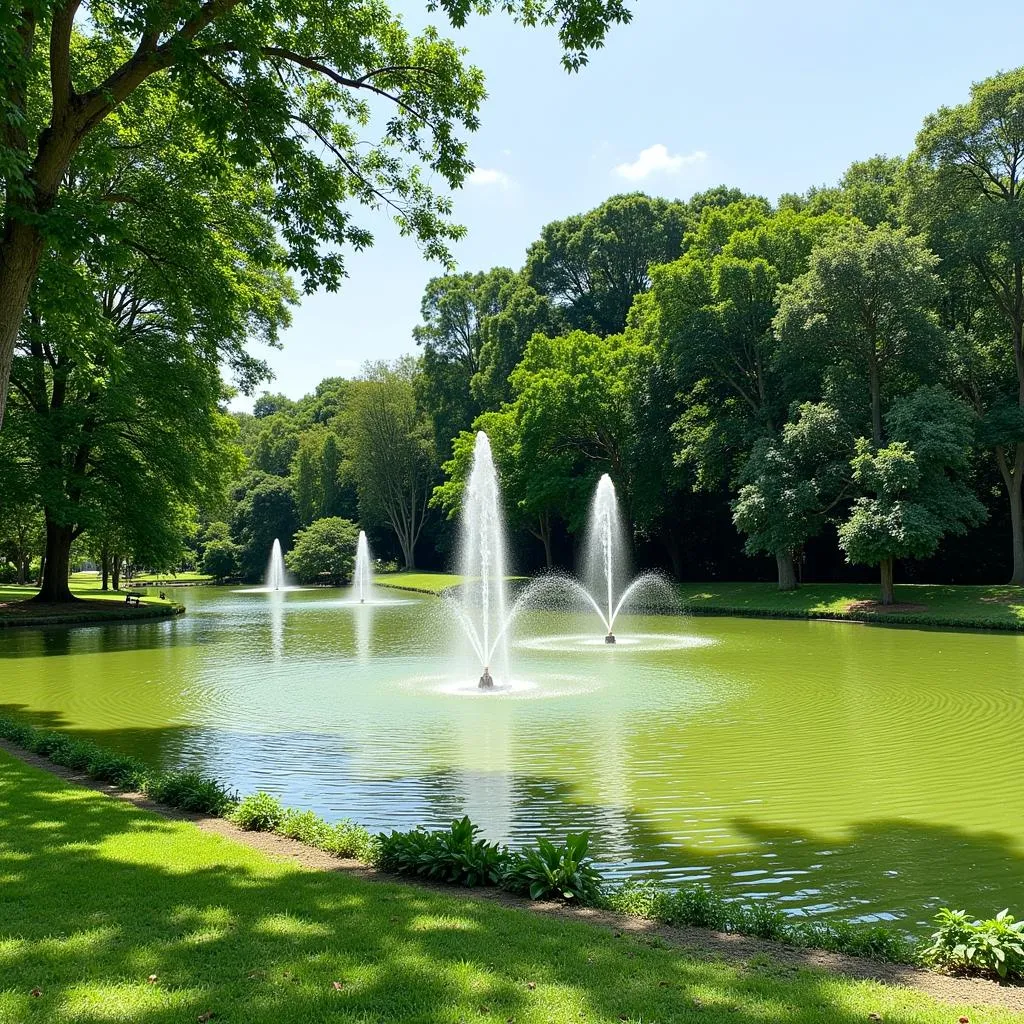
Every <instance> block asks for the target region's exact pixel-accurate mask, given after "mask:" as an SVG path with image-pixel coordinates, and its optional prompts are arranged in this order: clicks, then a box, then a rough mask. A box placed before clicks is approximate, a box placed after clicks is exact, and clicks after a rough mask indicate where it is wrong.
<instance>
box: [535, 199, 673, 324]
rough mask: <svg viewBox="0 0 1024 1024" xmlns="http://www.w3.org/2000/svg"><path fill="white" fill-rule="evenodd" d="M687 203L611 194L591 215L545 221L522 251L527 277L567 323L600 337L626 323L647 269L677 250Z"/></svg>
mask: <svg viewBox="0 0 1024 1024" xmlns="http://www.w3.org/2000/svg"><path fill="white" fill-rule="evenodd" d="M687 225H688V210H687V207H686V205H685V204H684V203H680V202H670V201H668V200H665V199H654V198H651V197H650V196H646V195H643V194H642V193H639V192H636V193H632V194H630V195H621V196H613V197H612V198H611V199H608V200H606V201H605V202H603V203H602V204H601V205H600V206H599V207H597V208H596V209H594V210H591V211H590V212H589V213H584V214H578V215H576V216H574V217H567V218H566V219H565V220H561V221H555V222H554V223H552V224H548V225H547V226H546V227H545V228H544V229H543V230H542V231H541V236H540V239H539V240H538V241H536V242H534V243H533V245H531V246H530V248H529V250H528V252H527V254H526V268H525V274H526V277H527V281H528V283H529V284H530V285H531V286H532V287H533V288H534V289H535V290H536V291H537V292H539V293H540V294H541V295H546V296H547V297H548V298H549V299H550V300H551V303H552V304H553V305H554V306H555V307H556V308H557V309H558V310H559V313H560V315H561V316H562V317H564V320H565V322H566V324H567V325H568V326H569V327H570V328H578V329H580V330H584V331H587V332H589V333H593V334H597V335H599V336H606V335H609V334H616V333H618V332H620V331H622V330H623V328H624V327H625V326H626V317H627V315H628V313H629V309H630V306H632V304H633V298H634V296H636V295H638V294H639V293H640V292H644V291H646V290H647V288H648V286H649V283H650V281H649V278H648V268H649V267H650V265H651V264H652V263H667V262H668V261H669V260H673V259H675V258H676V257H677V256H678V255H679V253H680V252H681V247H682V241H683V234H684V232H685V231H686V228H687Z"/></svg>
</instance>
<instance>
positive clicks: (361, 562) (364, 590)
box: [352, 530, 373, 604]
mask: <svg viewBox="0 0 1024 1024" xmlns="http://www.w3.org/2000/svg"><path fill="white" fill-rule="evenodd" d="M352 587H353V600H355V599H356V598H358V599H359V603H360V604H366V601H367V598H372V597H373V559H372V558H371V557H370V545H369V543H368V542H367V540H366V532H365V531H364V530H360V531H359V540H358V541H357V542H356V566H355V569H354V570H353V572H352Z"/></svg>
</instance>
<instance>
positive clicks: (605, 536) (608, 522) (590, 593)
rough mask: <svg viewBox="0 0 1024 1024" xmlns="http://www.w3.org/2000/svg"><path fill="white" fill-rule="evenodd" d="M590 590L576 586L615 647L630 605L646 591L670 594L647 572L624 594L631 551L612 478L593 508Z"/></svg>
mask: <svg viewBox="0 0 1024 1024" xmlns="http://www.w3.org/2000/svg"><path fill="white" fill-rule="evenodd" d="M584 568H585V574H586V582H587V587H583V586H580V585H579V584H576V585H575V586H576V588H578V590H579V592H580V593H581V594H582V596H583V597H585V598H586V600H587V601H588V602H589V603H590V605H591V606H592V607H593V609H594V611H596V612H597V614H598V615H599V616H600V618H601V622H602V623H603V624H604V628H605V637H604V642H605V643H606V644H613V643H615V619H616V618H617V616H618V614H619V612H620V611H622V608H623V606H624V605H625V604H627V602H629V601H630V600H632V599H633V598H635V597H636V596H637V594H638V592H639V591H641V590H643V589H644V588H652V589H656V590H659V591H662V592H664V591H666V590H667V589H668V588H667V586H666V583H665V581H664V579H663V578H662V577H661V576H659V575H658V574H657V573H653V572H646V573H643V574H642V575H640V576H637V577H635V578H634V579H633V580H631V581H630V582H629V584H628V585H627V586H626V587H625V588H623V589H622V590H620V589H619V588H620V587H622V584H623V582H624V581H625V580H626V579H627V578H628V576H629V549H628V546H627V544H626V535H625V531H624V530H623V527H622V519H621V517H620V515H619V500H618V496H617V495H616V493H615V484H613V483H612V478H611V477H610V476H609V475H608V474H607V473H605V474H604V476H602V477H601V479H600V480H598V482H597V489H596V490H595V491H594V500H593V502H592V503H591V506H590V526H589V530H588V532H587V546H586V558H585V566H584Z"/></svg>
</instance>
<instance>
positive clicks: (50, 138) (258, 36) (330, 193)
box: [0, 0, 629, 426]
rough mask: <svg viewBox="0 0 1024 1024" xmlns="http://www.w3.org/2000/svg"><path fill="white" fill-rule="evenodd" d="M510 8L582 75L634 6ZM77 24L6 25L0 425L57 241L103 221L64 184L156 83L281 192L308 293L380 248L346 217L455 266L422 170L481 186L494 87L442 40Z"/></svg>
mask: <svg viewBox="0 0 1024 1024" xmlns="http://www.w3.org/2000/svg"><path fill="white" fill-rule="evenodd" d="M439 6H440V7H441V8H442V9H443V10H444V11H445V13H446V14H447V15H448V17H449V19H450V20H451V21H452V23H453V24H454V25H456V26H461V25H463V24H464V23H465V21H466V19H467V17H468V15H469V14H470V13H471V12H472V11H481V12H486V11H489V10H490V9H491V8H492V7H493V6H494V5H493V2H492V0H440V2H439ZM500 6H501V8H502V9H503V10H505V11H507V12H509V13H511V14H512V15H513V17H515V18H516V20H518V21H520V22H523V23H525V24H531V25H532V24H537V23H543V24H548V25H555V26H557V31H558V37H559V40H560V42H561V44H562V47H563V51H564V56H563V63H564V64H565V65H566V67H567V68H570V69H576V68H578V67H580V66H581V65H582V64H584V63H585V62H586V59H587V51H588V50H589V49H590V48H592V47H594V46H599V45H600V44H601V42H602V41H603V39H604V36H605V33H606V31H607V29H608V27H609V25H610V24H613V23H622V22H626V21H628V20H629V11H628V10H626V8H625V6H624V3H623V0H596V2H591V0H588V2H580V0H552V2H551V3H545V4H538V3H535V2H534V0H509V2H507V3H505V2H503V3H502V4H501V5H500ZM430 7H431V8H433V5H430ZM81 8H82V5H81V3H80V0H69V2H58V0H43V2H41V3H40V4H38V5H36V6H33V7H25V8H18V9H17V11H18V13H17V15H16V16H12V15H13V11H9V12H8V14H9V18H8V25H7V31H5V32H4V33H3V34H2V37H0V61H2V64H3V67H4V70H5V83H6V84H5V101H4V104H3V108H2V112H0V118H2V124H0V128H2V130H0V174H2V177H3V179H4V183H5V190H6V191H5V203H4V217H3V227H2V231H0V426H2V424H3V419H4V411H5V403H6V398H7V384H8V379H9V377H10V373H11V365H12V360H13V355H14V347H15V341H16V339H17V336H18V332H19V330H20V328H21V320H22V316H23V314H24V312H25V309H26V307H27V305H28V300H29V295H30V293H31V291H32V288H33V285H34V283H35V280H36V276H37V273H38V270H39V265H40V261H41V260H42V258H43V255H44V252H45V250H46V249H47V246H48V244H49V243H50V241H51V240H53V239H56V238H59V237H61V236H63V235H66V234H67V233H68V231H69V230H73V229H74V227H75V226H76V225H79V224H81V223H82V222H83V221H87V220H88V219H89V216H90V211H89V210H88V209H83V208H82V207H80V206H77V205H76V204H74V203H64V202H61V201H60V200H61V196H62V192H63V190H64V187H65V184H66V182H67V181H68V171H69V169H70V167H71V165H72V162H73V161H74V160H75V158H76V157H77V155H78V154H79V151H80V150H81V149H82V147H83V146H84V145H85V144H86V143H87V141H88V140H89V139H90V138H91V137H92V136H93V135H94V134H95V133H96V132H98V131H101V130H102V128H103V126H104V124H105V122H106V121H107V120H108V119H109V118H110V117H111V116H112V115H113V114H114V112H115V111H118V110H119V109H121V108H122V107H123V106H124V105H126V104H129V103H131V102H132V101H133V99H134V98H135V96H136V95H137V94H138V92H139V91H140V90H141V89H143V88H144V87H145V86H146V85H147V83H150V82H154V81H156V82H161V81H164V82H165V81H168V80H170V77H171V76H173V81H174V83H175V85H176V87H177V88H178V89H179V90H180V96H181V104H180V113H181V117H182V118H183V119H188V120H189V121H190V122H191V123H192V124H193V125H194V126H196V127H197V128H198V129H199V130H201V131H202V132H203V133H204V134H205V135H206V136H207V138H208V140H209V146H208V147H207V151H208V152H211V153H212V152H214V151H219V152H222V153H227V154H229V156H230V160H231V162H232V163H234V164H235V165H236V166H238V167H240V168H243V169H245V170H247V171H251V172H254V173H255V176H256V177H257V178H259V179H260V180H264V181H266V182H272V183H273V190H274V195H273V198H272V200H271V201H270V202H268V203H267V204H266V209H267V210H268V211H269V212H270V213H271V215H272V216H273V218H274V220H275V222H276V224H277V226H278V228H279V231H280V235H281V238H282V239H283V240H284V243H285V245H286V246H287V248H288V252H289V257H288V260H289V265H290V266H291V267H292V268H293V269H296V270H298V271H300V272H301V273H302V275H303V278H304V283H305V285H306V287H307V288H308V289H312V288H315V287H318V286H325V287H327V288H335V287H337V285H338V283H339V281H340V280H341V278H342V276H343V275H344V269H345V268H344V260H343V257H342V255H341V249H342V247H344V246H346V245H353V246H354V247H356V248H363V247H364V246H366V245H368V244H370V242H371V240H372V239H371V235H370V233H369V232H368V231H367V230H366V229H365V228H363V227H360V226H358V225H356V224H355V223H353V221H352V216H351V210H350V200H355V201H356V202H359V203H362V204H364V205H368V206H374V207H377V206H386V207H387V208H388V210H389V212H391V213H392V214H393V216H394V217H395V219H396V220H397V222H398V225H399V228H400V230H401V231H402V232H403V233H405V234H411V235H413V236H415V237H416V238H417V239H418V240H419V241H420V242H421V243H422V244H423V246H424V248H425V250H426V252H427V254H428V255H430V256H440V257H446V256H447V250H446V242H447V241H448V240H450V239H452V238H455V237H457V236H458V235H459V230H458V229H457V228H455V227H454V226H452V225H451V224H450V223H449V222H448V220H447V215H448V213H449V210H450V203H449V202H448V200H447V199H445V198H442V197H438V196H437V195H435V194H434V193H433V191H432V190H431V189H430V188H429V187H428V186H427V185H426V183H425V182H424V181H423V180H422V176H421V174H420V167H421V165H425V166H426V167H428V168H429V169H430V170H431V171H433V172H436V173H437V174H439V175H440V177H441V178H442V179H443V180H444V181H445V182H446V183H447V184H450V185H452V186H457V185H459V184H460V183H461V182H462V180H463V179H464V178H465V175H466V174H467V173H468V172H469V171H470V170H471V164H470V163H469V161H468V159H467V157H466V146H465V143H464V142H463V141H462V140H461V139H460V138H459V137H458V136H459V130H460V129H467V130H473V129H475V128H476V127H477V123H478V122H477V111H478V108H479V104H480V101H481V100H482V98H483V80H482V75H481V74H480V72H479V71H477V70H476V69H475V68H464V67H463V65H462V61H461V57H462V53H461V51H460V50H459V49H458V48H457V47H456V46H455V45H454V44H453V43H452V42H449V41H447V40H443V39H441V38H440V37H439V35H438V33H437V32H436V31H435V30H434V29H432V28H430V29H427V30H425V31H424V32H423V34H422V35H420V36H419V37H416V38H411V37H410V36H409V35H408V33H407V32H406V31H405V29H404V28H403V27H402V25H401V22H400V21H399V20H398V19H397V18H395V17H394V16H393V15H392V14H391V13H390V12H389V11H388V10H387V8H386V7H385V6H384V5H383V4H381V3H377V2H374V3H372V4H371V3H356V4H354V5H353V4H345V5H343V6H342V7H330V6H327V7H325V6H324V5H322V4H315V3H311V2H308V0H300V2H299V3H298V5H297V6H296V5H290V6H285V5H283V4H281V3H269V4H265V5H263V6H260V7H258V8H250V7H247V6H245V5H243V4H242V3H240V0H205V2H199V3H197V2H192V0H170V2H169V3H162V4H156V5H151V6H145V7H139V6H138V5H134V4H130V3H124V2H116V3H113V4H108V5H102V4H97V3H95V2H91V0H87V3H86V5H85V7H84V10H83V9H81ZM83 26H88V29H87V30H86V29H85V28H84V27H83ZM378 105H380V106H383V105H386V106H387V107H389V108H390V110H389V116H388V119H387V123H386V125H385V128H384V132H383V138H382V140H381V141H380V142H379V143H378V144H376V145H373V144H371V145H369V146H367V145H365V140H366V135H367V132H366V130H365V126H366V124H367V123H368V122H369V121H370V120H371V115H372V114H373V112H374V111H375V110H376V109H378ZM114 194H115V195H116V193H114ZM111 201H114V200H113V199H112V198H108V199H107V200H106V202H108V203H109V202H111ZM96 209H99V206H94V207H93V210H96Z"/></svg>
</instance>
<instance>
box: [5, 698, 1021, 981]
mask: <svg viewBox="0 0 1024 1024" xmlns="http://www.w3.org/2000/svg"><path fill="white" fill-rule="evenodd" d="M0 739H4V740H7V741H8V742H10V743H12V744H14V745H15V746H18V747H21V748H22V749H24V750H28V751H31V752H32V753H35V754H38V755H40V756H42V757H46V758H48V759H49V760H51V761H53V762H54V763H55V764H59V765H62V766H65V767H68V768H72V769H74V770H76V771H82V772H84V773H86V774H87V775H89V776H90V777H92V778H94V779H98V780H101V781H104V782H109V783H111V784H112V785H115V786H118V787H120V788H122V789H128V790H135V791H139V792H142V793H144V794H146V795H147V796H149V797H150V798H151V799H153V800H156V801H159V802H160V803H164V804H168V805H170V806H172V807H178V808H181V809H183V810H189V811H195V812H198V813H203V814H213V815H217V816H220V817H226V818H228V819H229V820H231V821H233V822H234V823H236V824H237V825H239V827H241V828H245V829H249V830H251V831H264V832H275V833H277V834H279V835H282V836H285V837H287V838H289V839H296V840H299V841H300V842H303V843H306V844H307V845H309V846H313V847H316V848H317V849H320V850H324V851H325V852H327V853H331V854H334V855H335V856H338V857H349V858H355V859H358V860H361V861H363V862H364V863H367V864H374V865H376V866H377V867H379V868H380V869H381V870H383V871H388V872H392V873H395V874H401V875H407V876H414V877H421V878H429V879H432V880H435V881H442V882H447V883H450V884H458V885H467V886H500V887H502V888H505V889H507V890H508V891H510V892H514V893H518V894H521V895H524V896H529V897H530V898H531V899H563V900H566V901H567V902H571V903H578V904H587V905H593V906H599V907H602V908H604V909H606V910H611V911H614V912H617V913H622V914H630V915H634V916H638V917H645V918H649V919H651V920H655V921H660V922H663V923H665V924H671V925H677V926H680V925H683V926H692V927H701V928H713V929H716V930H718V931H725V932H736V933H741V934H745V935H753V936H756V937H758V938H763V939H771V940H776V941H780V942H786V943H790V944H792V945H797V946H804V947H810V948H815V949H825V950H831V951H833V952H838V953H846V954H849V955H852V956H862V957H868V958H870V959H873V960H882V961H889V962H896V963H912V964H923V965H926V966H929V967H933V968H935V969H938V970H944V971H948V972H950V973H957V974H983V975H988V976H993V977H998V978H1000V979H1003V980H1007V981H1022V980H1024V921H1015V919H1014V918H1013V916H1012V915H1011V914H1009V913H1008V911H1006V910H1004V911H1002V912H1001V913H999V914H997V915H996V916H995V917H994V918H992V919H990V920H974V919H972V918H970V917H969V916H968V915H967V914H966V913H965V912H964V911H961V910H949V909H947V908H944V909H943V910H941V911H940V912H939V913H938V915H937V916H936V923H937V925H938V930H937V931H936V932H935V934H934V935H933V936H932V942H931V944H930V945H927V946H925V945H923V944H920V943H916V942H914V941H913V940H912V939H910V938H908V937H907V936H905V935H903V934H901V933H900V932H898V931H895V930H893V929H890V928H886V927H883V926H871V927H866V926H863V925H856V924H851V923H849V922H844V921H822V920H813V919H808V918H795V917H791V916H789V915H786V914H784V913H783V912H782V911H781V910H780V909H779V908H778V907H776V906H773V905H772V904H771V903H768V902H764V901H758V902H756V903H742V902H740V901H738V900H731V899H727V898H726V897H724V896H722V895H721V894H720V893H718V892H716V891H715V890H714V889H712V888H711V887H710V886H706V885H700V884H699V885H694V886H688V887H686V888H682V889H678V890H674V891H672V890H666V889H661V888H659V887H658V886H657V885H655V883H654V882H652V881H633V880H631V881H627V882H625V883H624V884H622V885H619V886H616V887H609V886H607V885H606V883H605V880H604V879H603V877H602V875H601V873H600V872H599V870H598V869H597V868H596V867H595V866H594V864H593V861H592V860H591V858H590V857H589V836H588V835H587V833H570V834H569V835H568V836H567V838H566V841H565V843H564V844H561V845H558V844H555V843H551V842H549V841H548V840H544V839H542V840H539V841H538V843H537V846H536V847H528V848H525V849H523V850H518V851H511V850H509V849H508V848H507V847H506V846H504V845H502V844H499V843H489V842H487V841H486V840H484V839H481V838H480V836H479V829H478V828H477V826H476V825H474V824H473V823H472V822H471V821H470V820H469V818H468V817H463V818H461V819H459V820H457V821H453V822H452V824H451V826H450V828H448V829H443V830H439V831H428V830H426V829H422V828H417V829H412V830H410V831H407V832H391V833H386V834H380V835H377V836H372V835H371V834H370V833H369V832H368V831H367V830H366V829H365V828H363V827H362V826H361V825H357V824H355V823H354V822H351V821H348V820H343V821H340V822H336V823H334V824H331V823H329V822H327V821H324V819H323V818H321V817H319V816H318V815H317V814H315V813H314V812H312V811H297V810H293V809H291V808H287V807H285V806H284V805H283V804H282V803H281V802H280V800H278V799H277V798H276V797H275V796H273V795H271V794H269V793H264V792H259V793H255V794H253V795H251V796H247V797H245V798H244V799H241V800H239V799H238V798H237V796H236V795H235V794H234V793H233V792H232V791H231V790H229V789H228V788H227V787H225V786H224V785H223V784H222V783H220V782H218V781H217V780H216V779H213V778H210V777H208V776H204V775H203V774H202V773H201V772H197V771H191V770H184V771H156V770H154V769H152V768H150V767H149V766H147V765H146V764H145V763H144V762H143V761H140V760H139V759H138V758H134V757H131V756H129V755H126V754H120V753H117V752H114V751H110V750H107V749H105V748H103V747H101V746H99V745H98V744H96V743H93V742H92V741H91V740H84V739H76V738H75V737H72V736H69V735H68V734H66V733H61V732H57V731H53V730H41V729H36V728H35V727H33V726H30V725H26V724H23V723H21V722H18V721H17V720H15V719H12V718H7V717H3V716H0Z"/></svg>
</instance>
